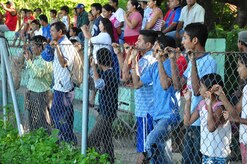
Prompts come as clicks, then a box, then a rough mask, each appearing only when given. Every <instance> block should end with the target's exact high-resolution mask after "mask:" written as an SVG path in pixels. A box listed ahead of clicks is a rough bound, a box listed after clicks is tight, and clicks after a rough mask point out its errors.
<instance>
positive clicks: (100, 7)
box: [91, 3, 102, 13]
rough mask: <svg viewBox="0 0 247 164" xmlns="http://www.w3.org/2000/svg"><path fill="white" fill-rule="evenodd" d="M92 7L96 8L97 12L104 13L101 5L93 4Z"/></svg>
mask: <svg viewBox="0 0 247 164" xmlns="http://www.w3.org/2000/svg"><path fill="white" fill-rule="evenodd" d="M91 7H94V8H95V9H96V11H100V12H99V13H101V12H102V5H101V4H100V3H93V4H91Z"/></svg>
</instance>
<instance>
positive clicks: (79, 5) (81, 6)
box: [75, 3, 85, 9]
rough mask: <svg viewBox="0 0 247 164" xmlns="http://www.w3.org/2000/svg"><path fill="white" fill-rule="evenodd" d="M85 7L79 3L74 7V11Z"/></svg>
mask: <svg viewBox="0 0 247 164" xmlns="http://www.w3.org/2000/svg"><path fill="white" fill-rule="evenodd" d="M84 7H85V6H84V5H83V4H82V3H79V4H78V5H77V6H76V7H75V9H79V8H84Z"/></svg>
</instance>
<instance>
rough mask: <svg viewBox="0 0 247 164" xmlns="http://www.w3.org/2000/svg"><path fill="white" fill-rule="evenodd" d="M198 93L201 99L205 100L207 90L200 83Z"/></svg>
mask: <svg viewBox="0 0 247 164" xmlns="http://www.w3.org/2000/svg"><path fill="white" fill-rule="evenodd" d="M199 91H200V95H201V96H202V97H203V98H205V93H206V91H207V88H206V86H205V85H204V84H203V83H202V82H200V89H199Z"/></svg>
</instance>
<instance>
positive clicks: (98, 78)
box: [88, 48, 118, 163]
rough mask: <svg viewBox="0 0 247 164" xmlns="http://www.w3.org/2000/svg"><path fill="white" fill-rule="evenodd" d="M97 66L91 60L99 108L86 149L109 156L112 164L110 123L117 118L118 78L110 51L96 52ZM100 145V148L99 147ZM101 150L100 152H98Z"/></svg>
mask: <svg viewBox="0 0 247 164" xmlns="http://www.w3.org/2000/svg"><path fill="white" fill-rule="evenodd" d="M96 57H97V61H98V63H97V65H98V68H99V69H100V71H99V73H98V68H97V67H96V64H95V61H94V59H93V58H92V61H91V67H92V68H93V78H94V84H95V88H96V89H98V90H99V108H98V113H99V115H98V117H97V121H96V124H95V126H94V128H93V130H92V132H91V134H90V135H89V137H88V147H95V148H96V150H97V151H99V152H100V153H107V154H109V161H110V162H111V163H114V148H113V141H112V135H113V134H112V123H113V121H114V120H115V118H116V117H117V109H118V78H117V73H116V72H115V70H114V69H113V68H112V56H111V51H110V50H108V49H107V48H101V49H99V50H98V51H97V54H96ZM101 145H102V147H100V146H101ZM100 149H101V151H100Z"/></svg>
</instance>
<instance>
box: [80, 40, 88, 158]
mask: <svg viewBox="0 0 247 164" xmlns="http://www.w3.org/2000/svg"><path fill="white" fill-rule="evenodd" d="M88 73H89V59H88V39H85V41H84V72H83V104H82V133H81V138H82V139H81V140H82V141H81V154H83V155H86V150H87V129H88V128H87V126H88Z"/></svg>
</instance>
